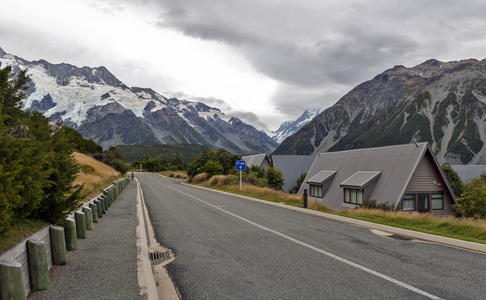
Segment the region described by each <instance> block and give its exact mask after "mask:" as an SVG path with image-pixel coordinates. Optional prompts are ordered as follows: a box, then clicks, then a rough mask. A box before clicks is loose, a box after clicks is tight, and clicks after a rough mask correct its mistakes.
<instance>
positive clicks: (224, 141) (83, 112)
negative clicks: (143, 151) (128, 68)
mask: <svg viewBox="0 0 486 300" xmlns="http://www.w3.org/2000/svg"><path fill="white" fill-rule="evenodd" d="M0 63H1V64H2V67H4V66H6V65H11V66H13V68H14V71H18V70H20V69H25V68H28V69H29V71H28V73H27V74H28V75H29V77H30V78H31V82H30V86H29V89H28V90H27V91H26V94H27V99H25V100H24V104H23V105H24V109H32V110H37V111H40V112H42V113H43V114H44V115H45V116H47V117H50V118H51V119H52V120H53V121H55V120H59V119H60V120H62V121H63V122H64V124H66V125H68V126H71V127H73V128H75V129H76V130H78V131H79V132H80V133H81V134H82V135H83V136H84V137H85V138H90V139H93V140H94V141H96V142H97V143H99V144H100V145H102V146H103V147H104V148H107V147H109V146H111V145H123V144H172V143H189V144H200V145H205V146H207V147H209V148H213V149H216V148H224V149H226V150H228V151H230V152H232V153H236V154H252V153H261V152H271V151H273V150H274V149H275V148H276V147H277V143H276V142H274V141H273V140H272V139H271V138H270V137H269V136H268V135H266V134H265V133H264V132H261V131H258V130H257V129H255V128H254V127H252V126H251V125H248V124H245V123H244V122H242V121H241V120H240V119H238V118H236V117H233V116H228V115H225V114H224V113H223V112H221V111H220V110H219V109H217V108H214V107H209V106H207V105H205V104H204V103H202V102H190V101H185V100H179V99H176V98H170V99H168V98H166V97H164V96H162V95H160V94H159V93H157V92H155V91H153V90H152V89H148V88H137V87H132V88H129V87H128V86H126V85H125V84H123V83H122V82H121V81H120V80H118V79H117V78H116V77H115V76H114V75H113V74H111V73H110V72H109V71H108V70H107V69H106V68H105V67H98V68H90V67H82V68H78V67H76V66H72V65H69V64H64V63H63V64H50V63H49V62H47V61H45V60H40V61H33V62H29V61H26V60H24V59H22V58H19V57H16V56H14V55H11V54H7V53H5V52H4V51H3V50H2V49H1V48H0Z"/></svg>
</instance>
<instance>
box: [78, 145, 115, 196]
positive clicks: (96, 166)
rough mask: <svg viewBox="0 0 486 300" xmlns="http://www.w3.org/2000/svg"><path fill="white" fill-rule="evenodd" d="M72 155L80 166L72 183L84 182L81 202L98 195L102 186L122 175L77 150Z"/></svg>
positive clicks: (109, 183)
mask: <svg viewBox="0 0 486 300" xmlns="http://www.w3.org/2000/svg"><path fill="white" fill-rule="evenodd" d="M73 156H74V158H75V159H76V161H77V162H78V164H79V166H80V167H81V169H80V172H79V173H78V174H77V178H76V180H75V181H74V184H75V185H76V184H84V188H83V193H84V197H83V201H82V202H83V203H86V202H88V201H90V200H91V199H93V198H94V197H96V196H98V195H99V194H101V192H102V191H103V189H104V188H106V187H107V186H109V185H111V184H112V183H113V181H115V180H117V179H119V178H121V177H122V175H120V173H119V172H118V171H117V170H115V169H113V168H112V167H110V166H107V165H105V164H104V163H102V162H100V161H97V160H96V159H94V158H92V157H90V156H87V155H84V154H81V153H77V152H75V153H73Z"/></svg>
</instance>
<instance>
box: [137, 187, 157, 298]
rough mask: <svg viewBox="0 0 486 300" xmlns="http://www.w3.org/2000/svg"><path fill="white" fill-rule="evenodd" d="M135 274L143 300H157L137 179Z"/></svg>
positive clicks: (140, 189) (140, 192)
mask: <svg viewBox="0 0 486 300" xmlns="http://www.w3.org/2000/svg"><path fill="white" fill-rule="evenodd" d="M135 180H136V182H137V190H138V192H137V219H138V226H137V273H138V285H139V286H140V292H141V294H142V296H143V298H144V299H149V300H151V299H154V300H158V299H159V295H158V293H157V287H156V286H155V278H154V274H153V271H152V264H151V262H150V259H149V256H148V253H149V247H148V242H147V233H146V232H145V219H144V214H143V212H142V187H141V186H140V182H139V181H138V179H137V178H135Z"/></svg>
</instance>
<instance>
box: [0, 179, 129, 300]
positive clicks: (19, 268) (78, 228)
mask: <svg viewBox="0 0 486 300" xmlns="http://www.w3.org/2000/svg"><path fill="white" fill-rule="evenodd" d="M129 182H130V179H129V178H128V177H127V178H123V179H120V180H117V181H115V182H113V184H112V185H111V186H109V187H108V188H106V189H104V190H103V193H102V194H100V195H98V196H97V197H95V198H93V199H92V200H91V201H89V202H87V203H85V204H83V205H82V206H80V207H79V208H77V209H76V210H75V211H73V212H72V213H71V214H69V215H68V217H67V221H68V223H67V225H66V226H65V227H59V226H54V225H51V226H48V227H46V228H44V229H41V230H39V231H37V232H36V233H34V234H33V235H31V236H29V237H27V238H26V239H24V240H23V241H21V242H20V243H18V244H17V245H15V246H14V247H12V248H10V249H9V250H7V251H5V252H4V253H2V255H0V299H4V300H5V299H26V296H27V295H28V294H29V293H30V292H31V291H44V290H48V289H50V282H49V269H50V268H51V267H52V266H53V265H64V264H66V250H67V251H73V250H76V249H77V248H78V239H85V238H86V231H87V230H93V229H94V223H97V222H98V219H99V218H102V217H103V213H106V212H107V211H108V209H109V207H110V206H111V205H112V204H113V202H114V201H115V200H116V198H117V197H118V195H119V194H120V193H121V191H122V190H123V189H124V188H125V187H126V186H127V184H128V183H129Z"/></svg>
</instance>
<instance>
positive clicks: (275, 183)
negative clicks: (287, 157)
mask: <svg viewBox="0 0 486 300" xmlns="http://www.w3.org/2000/svg"><path fill="white" fill-rule="evenodd" d="M265 178H266V179H267V180H268V185H269V186H270V187H271V188H272V189H274V190H277V191H281V190H282V187H283V185H284V176H283V173H282V171H280V170H279V169H277V168H273V167H271V168H268V169H267V171H266V172H265Z"/></svg>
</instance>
